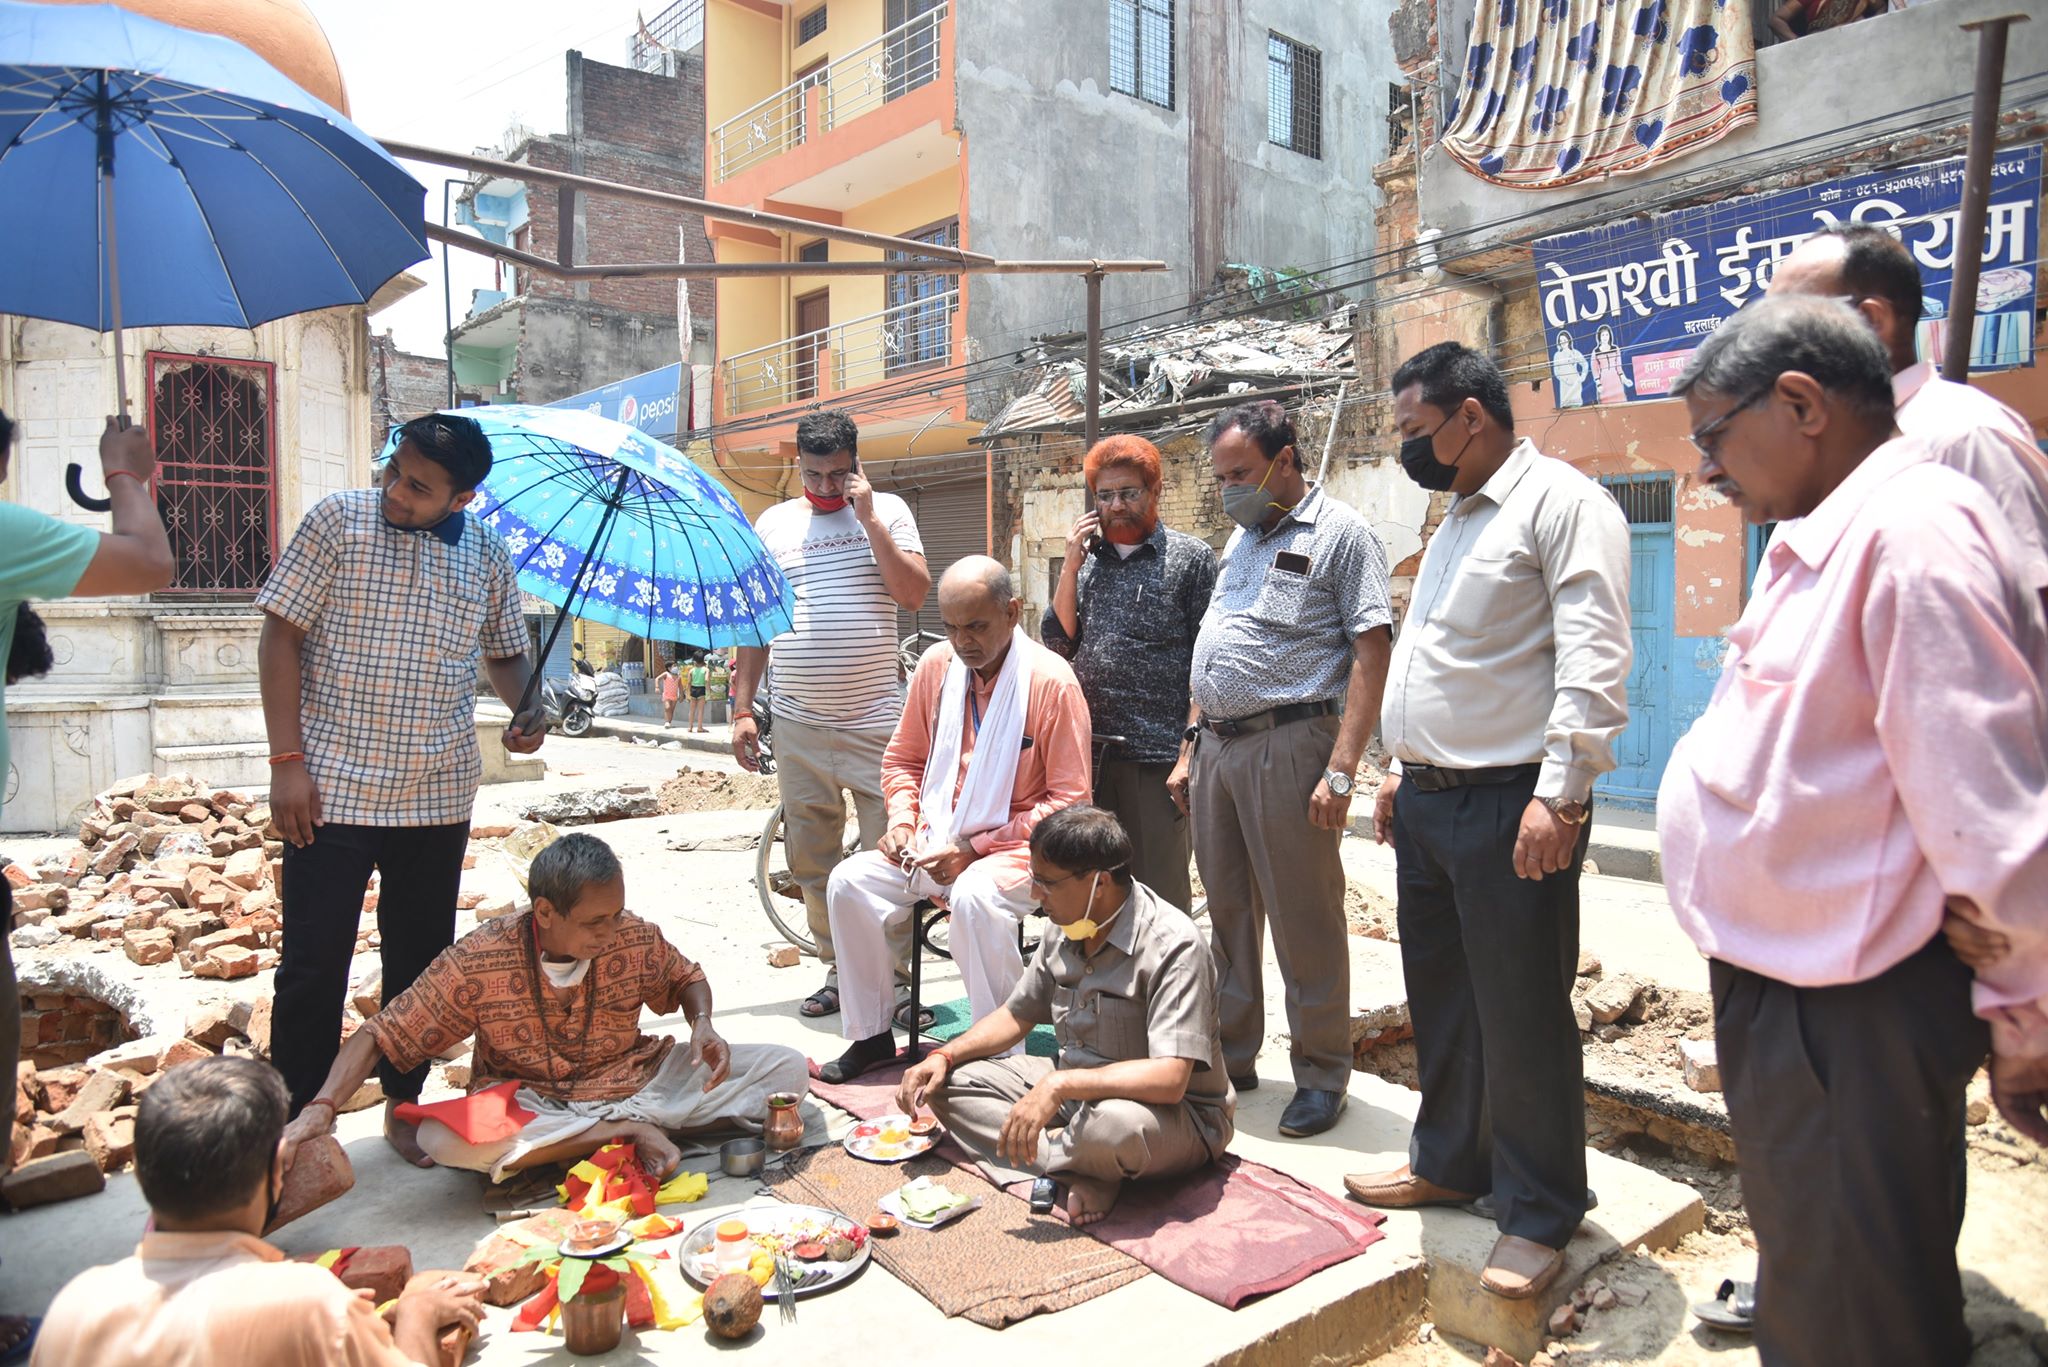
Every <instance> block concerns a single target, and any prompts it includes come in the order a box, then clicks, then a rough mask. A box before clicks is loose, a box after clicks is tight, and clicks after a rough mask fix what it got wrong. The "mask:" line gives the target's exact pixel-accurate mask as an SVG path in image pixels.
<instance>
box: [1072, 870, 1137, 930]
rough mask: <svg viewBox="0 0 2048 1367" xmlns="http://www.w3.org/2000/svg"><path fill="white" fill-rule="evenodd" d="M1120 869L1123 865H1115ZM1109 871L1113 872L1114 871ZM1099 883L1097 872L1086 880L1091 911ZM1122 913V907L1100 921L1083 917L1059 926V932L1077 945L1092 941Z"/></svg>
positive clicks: (1126, 903) (1127, 902) (1100, 880)
mask: <svg viewBox="0 0 2048 1367" xmlns="http://www.w3.org/2000/svg"><path fill="white" fill-rule="evenodd" d="M1122 867H1123V865H1121V864H1119V865H1117V868H1122ZM1110 871H1111V872H1115V870H1110ZM1101 882H1102V873H1101V872H1100V871H1097V873H1096V875H1095V876H1094V877H1093V878H1091V879H1089V880H1088V906H1089V907H1090V908H1091V909H1093V907H1094V906H1095V889H1096V887H1097V886H1098V885H1100V884H1101ZM1125 905H1129V899H1128V898H1126V899H1125ZM1122 912H1123V907H1118V908H1117V909H1116V910H1115V911H1112V912H1111V913H1109V915H1108V916H1106V917H1104V918H1103V919H1102V920H1100V921H1098V920H1096V919H1095V918H1094V917H1092V916H1083V917H1082V918H1081V919H1080V920H1078V921H1075V922H1073V923H1072V924H1070V925H1064V926H1061V927H1060V931H1061V933H1062V934H1064V935H1065V936H1066V937H1067V938H1068V939H1069V940H1073V941H1075V942H1077V943H1078V942H1080V941H1082V940H1092V939H1094V938H1095V937H1096V936H1097V935H1099V934H1101V933H1102V928H1103V927H1104V926H1106V925H1108V924H1109V923H1110V922H1111V921H1114V920H1115V919H1116V918H1117V917H1118V916H1119V915H1121V914H1122Z"/></svg>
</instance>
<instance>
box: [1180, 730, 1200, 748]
mask: <svg viewBox="0 0 2048 1367" xmlns="http://www.w3.org/2000/svg"><path fill="white" fill-rule="evenodd" d="M1201 738H1202V728H1201V727H1199V726H1190V727H1189V728H1188V729H1187V730H1185V731H1183V732H1181V733H1180V743H1181V744H1182V745H1193V744H1194V743H1195V742H1196V741H1198V740H1200V739H1201Z"/></svg>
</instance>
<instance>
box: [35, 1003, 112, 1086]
mask: <svg viewBox="0 0 2048 1367" xmlns="http://www.w3.org/2000/svg"><path fill="white" fill-rule="evenodd" d="M134 1038H135V1032H134V1031H133V1030H131V1029H129V1028H128V1022H127V1021H126V1020H124V1019H123V1018H122V1016H121V1013H120V1012H118V1011H116V1010H115V1009H114V1008H113V1007H111V1006H108V1005H107V1004H106V1003H105V1002H103V1001H100V1000H98V999H97V998H95V997H83V996H76V995H73V994H71V993H68V992H67V993H42V992H37V993H27V992H24V993H22V994H21V1056H22V1058H23V1059H24V1060H25V1061H27V1062H29V1063H33V1064H34V1065H35V1066H36V1067H37V1068H38V1069H41V1068H61V1067H64V1066H66V1065H68V1064H73V1063H83V1062H85V1061H86V1060H87V1059H89V1058H91V1057H92V1056H93V1055H94V1054H97V1053H100V1052H101V1051H103V1050H106V1049H111V1048H113V1047H114V1046H115V1045H117V1044H119V1043H121V1042H122V1041H123V1040H131V1039H134Z"/></svg>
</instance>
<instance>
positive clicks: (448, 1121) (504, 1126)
mask: <svg viewBox="0 0 2048 1367" xmlns="http://www.w3.org/2000/svg"><path fill="white" fill-rule="evenodd" d="M518 1092H519V1084H518V1083H516V1082H501V1083H499V1084H498V1085H497V1086H495V1087H486V1088H484V1089H483V1090H482V1091H481V1092H471V1093H470V1094H469V1095H468V1096H455V1097H450V1098H448V1100H446V1101H435V1102H430V1103H429V1104H427V1105H425V1106H422V1105H421V1104H420V1103H419V1102H417V1101H407V1102H402V1103H400V1105H399V1107H398V1110H397V1112H396V1114H397V1116H398V1118H399V1119H400V1120H408V1121H411V1122H413V1123H414V1124H417V1123H419V1122H420V1121H422V1120H438V1121H440V1122H441V1123H442V1124H443V1125H446V1126H447V1127H448V1128H449V1129H451V1130H453V1131H455V1133H456V1134H457V1135H459V1136H461V1138H462V1141H463V1142H464V1143H466V1144H495V1143H496V1142H498V1141H499V1140H500V1139H510V1138H511V1137H512V1136H513V1135H515V1134H518V1133H519V1132H520V1131H521V1130H523V1129H525V1128H526V1122H527V1121H529V1120H531V1119H533V1118H534V1116H536V1115H538V1114H539V1112H537V1111H529V1110H527V1109H526V1108H525V1107H524V1106H522V1105H520V1104H519V1101H518V1099H517V1097H518Z"/></svg>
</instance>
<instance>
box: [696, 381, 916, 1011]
mask: <svg viewBox="0 0 2048 1367" xmlns="http://www.w3.org/2000/svg"><path fill="white" fill-rule="evenodd" d="M859 448H860V430H859V429H858V428H856V427H855V426H854V424H853V419H851V418H849V417H848V416H846V414H844V413H842V412H838V411H836V410H827V411H824V412H820V413H807V414H805V415H804V416H803V417H801V418H799V419H798V420H797V425H796V460H797V476H798V478H799V479H800V480H801V481H802V484H803V496H802V497H801V498H793V499H790V500H788V501H787V502H785V503H778V504H776V505H775V506H774V507H773V508H770V509H769V510H768V511H767V512H765V513H762V514H761V517H760V521H759V522H758V523H757V524H756V527H755V530H756V531H757V532H759V533H760V536H761V541H762V544H763V545H765V546H766V547H767V548H768V551H769V553H770V554H771V555H773V556H774V557H775V561H776V563H777V564H778V565H780V566H781V567H782V573H783V577H784V578H786V579H788V580H789V586H790V588H791V589H792V590H793V591H794V593H795V594H796V610H795V613H794V619H793V620H794V626H793V627H792V629H791V630H790V631H789V632H788V633H787V634H785V635H783V636H780V637H777V638H776V640H775V641H774V643H773V645H772V646H771V647H770V649H772V651H773V653H774V666H775V686H774V688H773V689H772V690H771V691H770V693H769V695H768V696H769V705H770V708H771V711H772V713H773V716H774V725H775V759H776V765H775V782H776V786H777V787H778V788H779V789H780V790H781V794H782V831H783V836H782V839H783V847H784V849H785V850H786V851H787V853H788V859H789V872H790V875H791V876H792V877H793V878H795V879H796V881H797V886H798V887H800V888H801V889H802V890H803V895H804V917H805V920H806V921H807V922H808V923H809V925H810V930H811V939H812V941H813V942H814V943H815V944H816V945H817V949H818V960H819V962H820V963H822V964H824V965H825V982H824V984H823V985H822V986H821V987H819V988H818V990H817V991H815V992H813V993H811V995H810V996H809V997H807V998H805V999H804V1002H803V1004H802V1005H801V1006H800V1007H798V1010H800V1011H801V1012H803V1014H804V1015H806V1016H810V1017H813V1018H816V1017H820V1016H831V1015H837V1014H838V1012H839V965H838V959H837V956H836V953H835V951H834V948H833V944H832V921H831V917H830V916H829V915H828V914H827V911H826V906H825V884H826V880H827V879H829V878H830V877H831V876H832V870H833V868H834V867H836V866H837V865H838V863H839V860H840V857H841V855H842V853H843V851H844V845H845V838H846V802H847V799H848V798H849V797H851V798H852V799H853V807H854V813H855V815H856V817H857V819H858V820H859V823H860V844H861V848H862V849H864V850H872V849H873V848H874V847H875V845H876V843H877V842H878V841H880V840H881V838H882V833H883V831H884V830H885V829H886V827H885V825H884V821H885V818H886V815H887V812H886V807H885V805H884V802H883V799H882V751H883V750H884V749H885V748H886V747H887V746H888V744H889V737H890V735H891V734H892V733H893V732H894V731H895V729H896V720H897V718H898V717H900V716H901V715H902V713H903V695H902V692H901V691H900V690H899V689H898V687H897V680H896V613H897V610H898V609H901V610H902V611H904V612H915V611H917V609H918V608H919V607H920V606H921V605H922V604H923V603H924V598H925V595H926V594H927V593H929V592H930V591H931V587H932V576H931V571H930V570H929V569H927V568H926V567H925V563H924V542H923V541H921V540H920V539H919V538H918V534H917V523H916V521H915V520H914V519H913V518H912V517H911V515H910V506H909V505H908V504H906V503H905V502H904V501H903V500H902V499H900V498H898V497H897V496H896V495H894V494H886V493H880V492H878V491H877V490H876V489H875V487H874V486H873V485H872V484H870V483H868V479H867V476H866V475H864V474H862V473H861V469H860V449H859ZM770 649H761V648H759V647H754V646H741V647H740V648H739V650H738V654H737V656H736V657H735V660H734V664H733V675H732V752H733V755H734V756H735V757H736V758H737V759H738V760H739V762H740V765H741V767H742V768H745V769H747V770H749V771H753V770H755V769H758V768H759V767H760V741H761V733H760V727H759V726H758V725H757V724H756V723H755V721H754V696H755V691H756V690H757V689H758V688H759V687H760V685H761V679H762V675H763V673H764V672H765V671H766V670H767V668H768V664H769V653H770ZM891 943H892V946H893V949H894V952H895V957H896V959H897V960H898V961H899V962H902V961H903V958H904V955H905V954H907V953H908V952H909V948H910V937H909V933H908V931H905V932H903V933H901V934H899V935H897V936H896V938H895V939H894V940H893V941H892V942H891Z"/></svg>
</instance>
